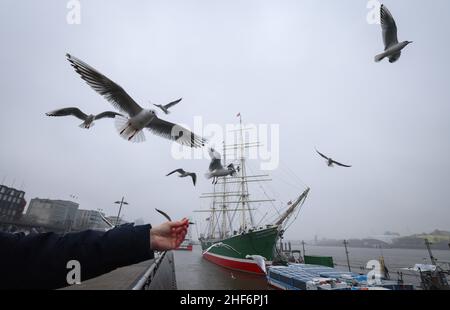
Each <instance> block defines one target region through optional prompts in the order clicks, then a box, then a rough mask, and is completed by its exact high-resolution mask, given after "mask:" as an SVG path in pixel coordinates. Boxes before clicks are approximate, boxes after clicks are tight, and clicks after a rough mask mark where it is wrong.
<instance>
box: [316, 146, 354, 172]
mask: <svg viewBox="0 0 450 310" xmlns="http://www.w3.org/2000/svg"><path fill="white" fill-rule="evenodd" d="M316 152H317V153H318V154H319V155H320V156H322V157H323V158H325V159H326V160H327V165H328V167H333V166H334V165H338V166H341V167H346V168H350V167H351V166H348V165H344V164H341V163H340V162H337V161H335V160H334V159H332V158H330V157H328V156H326V155H324V154H322V153H320V152H319V151H318V150H316Z"/></svg>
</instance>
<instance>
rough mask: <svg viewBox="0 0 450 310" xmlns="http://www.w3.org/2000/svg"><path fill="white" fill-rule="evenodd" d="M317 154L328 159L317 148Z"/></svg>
mask: <svg viewBox="0 0 450 310" xmlns="http://www.w3.org/2000/svg"><path fill="white" fill-rule="evenodd" d="M316 152H317V154H319V155H320V156H322V157H323V158H325V159H326V160H328V159H329V158H328V157H327V156H325V155H323V154H322V153H320V152H319V151H318V150H316Z"/></svg>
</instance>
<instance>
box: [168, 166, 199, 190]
mask: <svg viewBox="0 0 450 310" xmlns="http://www.w3.org/2000/svg"><path fill="white" fill-rule="evenodd" d="M174 173H178V174H179V176H178V177H180V178H185V177H191V178H192V182H193V183H194V186H195V183H196V182H197V175H196V174H195V173H194V172H186V171H184V170H183V169H181V168H180V169H176V170H174V171H172V172H170V173H168V174H167V175H166V177H167V176H169V175H172V174H174Z"/></svg>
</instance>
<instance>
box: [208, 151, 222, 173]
mask: <svg viewBox="0 0 450 310" xmlns="http://www.w3.org/2000/svg"><path fill="white" fill-rule="evenodd" d="M208 153H209V156H210V157H211V163H210V164H209V171H214V170H217V169H223V166H222V162H221V160H220V157H221V156H220V153H219V152H217V151H216V150H214V149H213V148H210V149H209V150H208Z"/></svg>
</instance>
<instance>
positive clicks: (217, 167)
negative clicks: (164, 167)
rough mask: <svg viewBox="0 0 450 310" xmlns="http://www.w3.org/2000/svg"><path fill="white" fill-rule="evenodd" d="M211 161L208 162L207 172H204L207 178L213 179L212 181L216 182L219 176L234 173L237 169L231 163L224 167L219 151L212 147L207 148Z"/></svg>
mask: <svg viewBox="0 0 450 310" xmlns="http://www.w3.org/2000/svg"><path fill="white" fill-rule="evenodd" d="M208 153H209V157H211V162H210V164H209V168H208V170H209V171H208V172H207V173H206V174H205V176H206V178H207V179H213V181H212V183H213V184H217V182H218V179H219V177H225V176H227V175H234V174H236V171H238V170H239V167H238V169H236V168H235V167H234V165H233V164H229V165H228V166H227V167H226V168H224V167H223V166H222V159H221V155H220V153H219V152H217V151H216V150H215V149H214V148H210V149H209V150H208Z"/></svg>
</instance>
